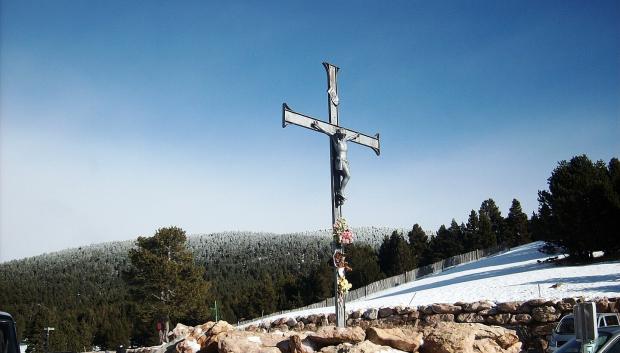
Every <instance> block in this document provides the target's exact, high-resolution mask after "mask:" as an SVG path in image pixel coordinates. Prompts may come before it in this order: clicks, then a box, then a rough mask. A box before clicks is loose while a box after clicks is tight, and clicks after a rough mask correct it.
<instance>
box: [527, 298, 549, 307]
mask: <svg viewBox="0 0 620 353" xmlns="http://www.w3.org/2000/svg"><path fill="white" fill-rule="evenodd" d="M548 302H549V301H548V300H547V299H540V298H539V299H531V300H528V301H527V302H525V304H527V305H528V306H529V307H531V308H534V307H537V306H542V305H545V304H547V303H548Z"/></svg>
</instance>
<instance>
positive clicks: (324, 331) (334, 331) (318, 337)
mask: <svg viewBox="0 0 620 353" xmlns="http://www.w3.org/2000/svg"><path fill="white" fill-rule="evenodd" d="M307 338H308V340H310V341H312V342H315V343H317V344H318V345H319V346H333V345H338V344H341V343H345V342H346V343H359V342H362V341H363V340H364V338H366V334H365V333H364V330H363V329H362V328H360V327H358V326H356V327H336V326H324V327H321V328H319V329H318V330H317V331H316V332H312V333H310V334H308V337H307Z"/></svg>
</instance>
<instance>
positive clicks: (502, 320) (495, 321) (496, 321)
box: [486, 314, 512, 325]
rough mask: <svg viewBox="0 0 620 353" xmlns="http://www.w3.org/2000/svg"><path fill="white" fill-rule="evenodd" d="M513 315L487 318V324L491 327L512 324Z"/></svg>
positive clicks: (498, 315)
mask: <svg viewBox="0 0 620 353" xmlns="http://www.w3.org/2000/svg"><path fill="white" fill-rule="evenodd" d="M511 316H512V315H511V314H496V315H489V316H487V319H486V323H487V324H490V325H505V324H507V323H509V322H510V318H511Z"/></svg>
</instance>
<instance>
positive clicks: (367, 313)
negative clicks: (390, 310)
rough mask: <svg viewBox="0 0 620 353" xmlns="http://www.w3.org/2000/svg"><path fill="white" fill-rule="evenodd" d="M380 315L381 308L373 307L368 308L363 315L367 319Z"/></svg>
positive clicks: (374, 318)
mask: <svg viewBox="0 0 620 353" xmlns="http://www.w3.org/2000/svg"><path fill="white" fill-rule="evenodd" d="M378 315H379V310H377V309H373V308H371V309H368V310H366V311H365V312H364V315H362V316H363V317H364V319H366V320H376V319H377V316H378Z"/></svg>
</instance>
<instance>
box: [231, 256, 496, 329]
mask: <svg viewBox="0 0 620 353" xmlns="http://www.w3.org/2000/svg"><path fill="white" fill-rule="evenodd" d="M504 250H507V248H505V247H500V246H495V247H491V248H488V249H483V250H474V251H470V252H468V253H465V254H460V255H456V256H452V257H449V258H447V259H443V260H441V261H437V262H435V263H433V264H430V265H426V266H422V267H418V268H416V269H413V270H411V271H407V272H405V273H403V274H400V275H396V276H392V277H388V278H385V279H382V280H380V281H377V282H373V283H370V284H368V285H366V286H364V287H360V288H358V289H355V290H352V291H349V293H347V294H346V301H347V302H351V301H354V300H358V299H362V298H364V297H366V296H368V295H370V294H373V293H377V292H380V291H382V290H385V289H388V288H392V287H395V286H398V285H401V284H404V283H408V282H412V281H415V280H416V279H419V278H422V277H425V276H428V275H432V274H435V273H439V272H442V271H444V270H446V269H448V268H451V267H454V266H456V265H461V264H466V263H468V262H473V261H478V260H480V259H482V258H484V257H487V256H491V255H494V254H497V253H499V252H501V251H504ZM330 306H335V303H334V297H330V298H327V299H325V300H322V301H320V302H318V303H314V304H310V305H307V306H304V307H301V308H296V309H291V310H284V311H279V312H276V313H271V314H269V315H265V316H262V317H259V318H255V319H251V320H246V321H240V322H238V323H237V325H245V324H247V323H250V322H254V321H259V320H263V319H266V318H269V317H272V316H278V315H282V314H287V313H290V312H296V311H303V310H307V309H316V308H325V307H330Z"/></svg>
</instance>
